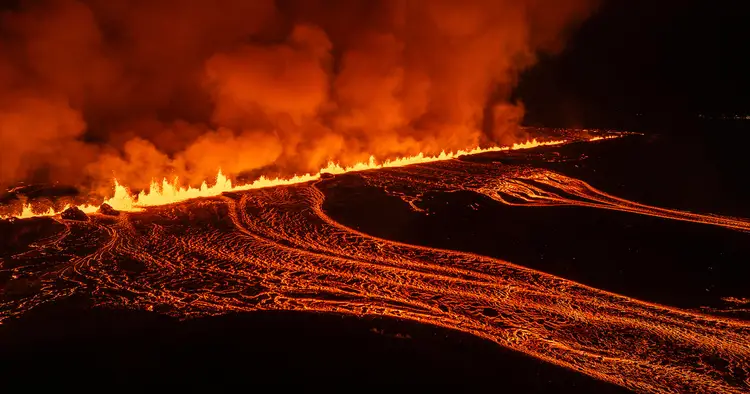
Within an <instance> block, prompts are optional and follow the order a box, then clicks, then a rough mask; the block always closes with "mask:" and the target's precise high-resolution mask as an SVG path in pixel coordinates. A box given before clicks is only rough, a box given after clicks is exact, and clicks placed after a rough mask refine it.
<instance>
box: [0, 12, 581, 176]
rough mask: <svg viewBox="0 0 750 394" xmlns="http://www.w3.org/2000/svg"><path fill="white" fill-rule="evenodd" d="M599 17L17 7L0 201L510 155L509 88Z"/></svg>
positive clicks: (0, 79) (4, 60)
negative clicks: (62, 190) (456, 152)
mask: <svg viewBox="0 0 750 394" xmlns="http://www.w3.org/2000/svg"><path fill="white" fill-rule="evenodd" d="M592 1H593V0H559V1H556V0H548V1H543V0H461V1H458V0H384V1H376V0H361V1H359V0H339V1H335V0H334V1H324V0H287V1H283V0H278V1H271V0H253V1H247V0H29V1H21V2H20V4H19V5H17V6H16V7H15V8H13V9H8V10H6V11H4V12H3V13H2V16H1V17H0V149H1V150H2V154H1V155H0V184H1V185H8V184H11V183H14V182H17V181H21V180H44V181H51V180H55V181H60V182H64V183H68V184H73V185H78V186H88V187H94V188H98V187H105V186H107V187H108V186H109V185H110V182H111V179H112V177H113V176H115V177H117V178H118V179H119V180H120V181H121V182H123V183H125V184H127V185H130V186H132V187H134V188H142V187H145V186H146V185H147V184H148V182H150V180H151V179H152V178H160V177H163V176H168V177H172V176H179V177H181V178H182V179H183V180H184V181H186V182H191V183H198V182H200V181H202V180H204V179H206V178H209V177H210V176H212V175H214V174H215V173H216V170H217V169H218V168H219V167H221V168H222V169H223V170H224V171H225V172H226V173H229V174H232V175H238V174H242V173H247V172H253V173H258V172H263V171H264V170H267V171H277V172H278V171H281V172H284V173H287V174H290V173H294V172H306V171H310V170H315V169H317V168H319V167H321V166H322V165H324V164H325V163H326V162H327V161H329V160H336V161H341V162H344V163H348V162H353V161H357V160H363V159H366V158H367V157H368V156H369V155H370V154H374V155H376V156H378V157H382V158H386V157H393V156H402V155H407V154H415V153H417V152H419V151H425V152H432V153H437V152H439V151H440V150H443V149H447V150H451V149H460V148H467V147H472V146H476V145H478V144H485V145H488V144H494V143H507V142H511V141H513V140H515V139H517V138H519V136H518V134H517V126H518V123H519V122H520V120H521V118H522V117H523V107H522V106H521V104H520V103H514V102H509V101H508V99H509V97H510V95H511V92H512V89H513V86H514V84H515V81H516V78H517V76H518V74H519V72H520V71H521V70H523V69H524V68H526V67H528V66H530V65H532V64H533V63H534V60H535V56H536V55H537V54H538V53H539V52H543V51H547V52H554V51H558V50H560V49H561V48H562V45H563V43H564V39H565V35H566V33H567V32H568V31H569V30H570V28H572V27H574V26H575V25H576V24H577V23H579V22H580V21H582V20H583V19H584V18H585V17H586V16H587V15H588V14H589V13H590V12H591V11H592V9H593V6H594V4H593V3H592Z"/></svg>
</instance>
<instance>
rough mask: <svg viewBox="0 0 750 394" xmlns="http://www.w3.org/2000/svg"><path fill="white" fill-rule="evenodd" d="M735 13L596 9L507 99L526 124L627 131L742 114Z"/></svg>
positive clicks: (743, 70)
mask: <svg viewBox="0 0 750 394" xmlns="http://www.w3.org/2000/svg"><path fill="white" fill-rule="evenodd" d="M735 3H736V4H735ZM742 8H743V6H742V2H728V1H718V2H712V1H672V0H667V1H628V0H604V1H603V3H602V5H601V7H600V9H599V11H598V12H597V13H596V14H595V15H594V16H593V17H592V18H590V19H589V20H588V21H587V22H585V23H584V25H583V26H581V28H580V29H579V30H578V31H577V32H575V33H574V35H573V36H572V38H571V40H570V41H569V42H568V45H567V48H566V49H565V50H564V52H563V53H561V54H559V55H558V56H555V57H548V58H545V59H542V60H541V61H540V63H539V64H538V65H537V66H536V67H534V68H532V69H530V70H528V71H527V72H526V73H525V74H524V75H523V76H522V79H521V84H520V86H519V87H518V89H517V91H516V94H517V95H518V96H519V97H520V98H521V100H522V101H523V102H524V103H525V105H526V109H527V114H526V123H528V124H544V125H551V126H568V127H570V126H584V127H623V128H632V127H637V126H638V125H643V124H652V125H653V124H659V125H663V124H675V123H681V124H682V123H689V122H692V121H694V120H695V119H696V118H697V117H698V116H699V114H710V115H712V116H720V115H721V114H726V115H730V114H731V115H734V114H748V115H750V95H748V92H750V77H749V76H748V75H749V73H750V57H748V56H747V54H746V53H745V52H746V51H747V43H748V38H750V34H748V31H749V29H748V24H747V21H748V16H749V14H748V13H747V12H746V11H745V10H743V9H742ZM643 119H648V120H645V121H644V120H643ZM748 123H750V121H748Z"/></svg>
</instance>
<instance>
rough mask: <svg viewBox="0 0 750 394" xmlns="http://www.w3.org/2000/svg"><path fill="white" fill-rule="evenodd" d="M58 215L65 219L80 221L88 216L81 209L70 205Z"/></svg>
mask: <svg viewBox="0 0 750 394" xmlns="http://www.w3.org/2000/svg"><path fill="white" fill-rule="evenodd" d="M60 217H62V218H63V219H66V220H78V221H82V222H85V221H87V220H89V217H88V216H87V215H86V214H85V213H84V212H83V211H81V210H80V209H79V208H78V207H70V208H68V209H66V210H64V211H63V212H62V213H61V214H60Z"/></svg>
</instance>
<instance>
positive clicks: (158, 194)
mask: <svg viewBox="0 0 750 394" xmlns="http://www.w3.org/2000/svg"><path fill="white" fill-rule="evenodd" d="M616 137H618V136H617V135H613V136H604V137H603V136H598V137H592V138H589V139H588V141H597V140H602V139H609V138H616ZM566 142H570V140H552V141H538V140H537V139H532V140H529V141H526V142H523V143H516V144H513V145H512V146H502V147H491V148H479V147H477V148H474V149H468V150H459V151H457V152H450V153H445V152H441V153H440V154H439V155H437V156H426V155H424V154H423V153H419V154H418V155H415V156H408V157H401V158H397V159H394V160H386V161H384V162H382V163H378V162H377V161H376V160H375V157H373V156H370V160H369V161H368V162H365V163H356V164H354V165H352V166H341V165H339V164H337V163H333V162H329V163H328V165H327V166H326V167H324V168H321V169H320V170H319V171H318V172H317V173H314V174H309V173H308V174H304V175H295V176H293V177H291V178H275V179H269V178H266V177H264V176H261V177H260V178H258V179H257V180H255V181H253V182H251V183H247V184H244V185H232V181H231V180H230V179H229V178H227V177H226V176H225V175H224V174H223V173H222V172H221V170H219V172H218V174H217V175H216V183H215V184H214V185H212V186H208V184H207V183H206V182H205V181H204V182H203V184H201V186H200V187H199V188H193V187H190V186H187V187H184V186H180V185H179V183H178V179H175V180H174V181H173V182H169V181H168V180H167V179H166V178H164V179H163V180H162V182H161V183H159V182H156V181H154V182H152V183H151V186H150V187H149V190H148V191H145V190H144V191H141V192H140V193H139V194H137V195H133V194H132V193H131V192H130V190H129V189H128V188H127V187H125V186H123V185H120V184H119V183H118V182H117V180H116V179H115V180H114V195H113V196H112V197H111V198H108V199H105V200H104V201H103V202H102V204H105V203H106V204H108V205H109V206H111V207H112V208H114V209H116V210H119V211H130V212H134V211H140V210H142V208H144V207H152V206H158V205H167V204H173V203H176V202H180V201H185V200H189V199H193V198H200V197H214V196H218V195H220V194H222V193H224V192H231V191H242V190H250V189H260V188H265V187H273V186H281V185H291V184H296V183H303V182H309V181H313V180H316V179H319V178H320V176H321V174H343V173H347V172H355V171H365V170H373V169H378V168H388V167H402V166H406V165H410V164H418V163H429V162H434V161H442V160H450V159H455V158H457V157H460V156H466V155H475V154H479V153H487V152H500V151H509V150H518V149H530V148H535V147H539V146H550V145H561V144H564V143H566ZM69 207H70V205H66V206H64V207H63V208H62V209H61V210H59V211H55V210H54V209H53V208H49V209H48V210H47V211H45V212H34V210H33V208H32V205H31V204H30V203H27V204H24V205H23V210H22V211H21V213H20V214H19V215H5V216H3V215H0V219H8V218H18V219H25V218H31V217H39V216H55V215H58V214H60V213H61V212H62V211H64V210H65V209H67V208H69ZM77 207H78V209H80V210H81V211H83V212H85V213H88V214H91V213H96V212H97V210H98V209H99V205H91V204H82V205H78V206H77Z"/></svg>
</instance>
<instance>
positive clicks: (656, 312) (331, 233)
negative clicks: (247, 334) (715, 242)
mask: <svg viewBox="0 0 750 394" xmlns="http://www.w3.org/2000/svg"><path fill="white" fill-rule="evenodd" d="M359 176H360V177H362V178H363V179H364V180H365V182H367V183H368V184H369V185H371V186H377V187H380V188H382V189H383V190H386V191H387V192H390V193H393V194H394V195H398V196H400V197H401V198H404V200H405V201H407V202H408V203H410V204H412V205H413V204H414V202H415V201H416V200H418V198H419V196H420V195H422V194H424V193H426V192H435V191H444V192H451V191H458V190H470V191H474V192H477V193H481V194H484V195H487V196H489V197H491V198H493V199H494V200H496V201H498V202H501V203H505V204H512V205H529V206H547V205H549V206H556V205H577V206H587V207H593V208H601V209H614V210H620V211H626V212H632V213H637V214H644V215H652V216H659V217H663V218H668V219H675V220H685V221H692V222H701V223H706V224H709V225H717V226H723V227H727V228H731V229H735V230H741V231H747V230H750V222H749V221H747V220H743V219H738V218H727V217H719V216H710V215H698V214H692V213H687V212H681V211H675V210H669V209H662V208H656V207H650V206H647V205H643V204H638V203H635V202H631V201H627V200H623V199H620V198H617V197H614V196H611V195H608V194H606V193H604V192H601V191H598V190H596V189H595V188H593V187H591V186H590V185H588V184H586V183H584V182H582V181H579V180H576V179H572V178H568V177H565V176H563V175H560V174H557V173H553V172H550V171H547V170H543V169H538V168H529V167H513V166H501V165H496V164H477V163H470V162H464V161H460V160H452V161H444V162H437V163H430V164H419V165H414V166H409V167H400V168H392V169H383V170H379V171H376V172H363V173H360V174H359ZM321 182H327V180H320V181H317V182H316V183H308V184H300V185H292V186H285V187H278V188H269V189H261V190H252V191H245V192H237V193H227V194H224V195H223V196H221V197H215V198H210V199H202V200H191V201H187V202H184V203H181V204H175V205H169V206H163V207H155V208H150V209H148V210H147V211H145V212H139V213H123V214H122V215H120V216H118V217H108V216H103V215H94V216H92V217H91V220H90V221H89V222H74V221H63V224H64V225H65V230H64V231H62V232H61V233H59V234H57V235H55V236H53V237H51V238H48V239H46V240H43V241H40V242H37V243H36V244H35V245H34V246H33V248H32V249H31V250H29V251H26V252H24V253H21V254H17V255H15V256H11V257H8V258H5V259H4V260H3V265H2V269H3V270H13V272H14V274H19V275H20V274H23V275H26V276H34V277H38V278H41V282H42V286H41V289H40V290H39V291H38V292H36V293H35V294H33V295H26V296H24V297H15V298H10V297H0V319H6V318H9V317H13V316H21V315H23V314H24V313H25V312H27V311H28V310H30V309H32V308H34V307H36V306H38V305H40V304H42V303H46V302H50V301H53V300H56V299H60V298H62V297H67V296H69V295H71V294H74V293H83V294H90V295H91V296H92V298H93V299H94V300H95V302H96V303H97V304H99V305H104V306H108V307H124V308H135V309H145V310H154V311H158V312H160V313H165V314H168V315H172V316H176V317H180V318H189V317H199V316H207V315H216V314H224V313H228V312H235V311H254V310H298V311H320V312H333V313H344V314H351V315H359V316H362V315H380V316H391V317H396V318H404V319H411V320H414V321H418V322H422V323H427V324H433V325H437V326H442V327H447V328H451V329H455V330H460V331H463V332H468V333H472V334H474V335H477V336H479V337H482V338H486V339H488V340H491V341H494V342H496V343H498V344H500V345H501V346H504V347H508V348H511V349H514V350H517V351H520V352H523V353H525V354H528V355H531V356H534V357H537V358H540V359H543V360H546V361H548V362H551V363H554V364H557V365H560V366H563V367H566V368H570V369H572V370H576V371H580V372H582V373H585V374H588V375H590V376H593V377H595V378H598V379H602V380H605V381H608V382H612V383H615V384H619V385H622V386H625V387H627V388H629V389H633V390H635V391H638V392H664V393H666V392H727V393H729V392H735V393H739V392H746V391H747V390H750V339H749V338H750V323H748V322H746V321H743V320H739V319H731V318H725V317H719V316H714V315H709V314H701V313H697V312H692V311H685V310H680V309H677V308H671V307H667V306H662V305H657V304H653V303H648V302H643V301H639V300H636V299H632V298H628V297H625V296H621V295H618V294H614V293H610V292H606V291H602V290H598V289H595V288H592V287H589V286H585V285H582V284H579V283H576V282H573V281H569V280H566V279H563V278H560V277H556V276H553V275H549V274H545V273H543V272H539V271H536V270H532V269H528V268H524V267H521V266H518V265H514V264H512V263H509V262H506V261H502V260H498V259H494V258H489V257H484V256H480V255H476V254H471V253H464V252H456V251H450V250H441V249H434V248H428V247H419V246H412V245H407V244H403V243H399V242H394V241H389V240H385V239H380V238H376V237H373V236H369V235H367V234H364V233H361V232H359V231H356V230H354V229H352V228H349V227H346V226H344V225H342V224H340V223H338V222H336V221H335V220H333V219H332V218H331V217H329V216H328V215H327V214H326V213H325V212H324V211H323V208H322V207H323V202H324V199H325V196H324V194H323V193H322V192H321V190H320V187H319V186H320V185H319V184H320V183H321ZM393 185H401V186H400V187H399V188H398V190H395V188H394V187H393ZM40 261H44V263H43V264H41V263H39V262H40ZM0 321H1V320H0Z"/></svg>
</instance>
